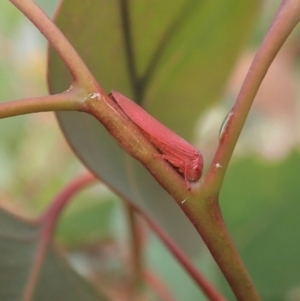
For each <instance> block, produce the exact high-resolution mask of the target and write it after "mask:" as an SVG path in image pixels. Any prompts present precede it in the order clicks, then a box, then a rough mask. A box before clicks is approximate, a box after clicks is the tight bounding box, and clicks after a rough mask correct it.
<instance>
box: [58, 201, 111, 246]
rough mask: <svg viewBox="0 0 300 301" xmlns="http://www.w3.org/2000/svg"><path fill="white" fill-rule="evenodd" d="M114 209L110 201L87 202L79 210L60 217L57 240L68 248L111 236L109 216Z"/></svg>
mask: <svg viewBox="0 0 300 301" xmlns="http://www.w3.org/2000/svg"><path fill="white" fill-rule="evenodd" d="M114 209H115V203H113V202H112V200H111V199H110V200H105V199H104V198H103V197H102V198H101V201H98V202H97V203H95V202H88V204H86V202H85V204H84V206H81V207H80V210H76V211H75V212H71V213H69V214H68V213H67V212H66V214H65V215H63V216H62V218H61V220H60V222H59V224H58V228H57V231H56V235H57V238H58V239H59V240H60V241H63V243H64V244H65V245H68V246H69V247H76V246H78V245H81V246H82V245H85V244H91V243H93V242H95V241H96V240H97V241H99V240H103V239H105V238H110V236H111V235H112V229H111V227H110V226H111V222H112V220H111V216H112V213H113V211H114Z"/></svg>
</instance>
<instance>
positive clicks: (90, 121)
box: [48, 0, 259, 252]
mask: <svg viewBox="0 0 300 301" xmlns="http://www.w3.org/2000/svg"><path fill="white" fill-rule="evenodd" d="M128 3H129V4H128ZM258 3H259V1H239V0H230V1H228V0H226V1H225V0H219V1H217V2H215V1H198V0H190V1H185V0H175V1H174V0H168V1H159V0H154V1H151V2H149V1H141V0H137V1H133V2H128V1H116V0H115V1H109V2H108V1H103V0H102V1H101V0H87V1H78V0H77V1H75V0H72V1H71V0H65V1H63V2H62V5H61V6H60V10H59V12H58V14H57V18H56V23H57V24H58V26H59V27H60V28H61V29H62V31H63V32H64V34H65V35H66V36H67V38H68V39H69V40H70V41H71V43H72V45H74V47H75V49H76V50H77V51H78V52H79V54H80V55H81V56H82V58H83V59H84V61H85V62H86V64H87V66H88V67H89V68H90V69H91V71H92V73H93V74H94V76H95V77H96V78H97V80H98V81H99V84H100V85H101V86H102V87H103V88H104V89H105V90H106V91H107V92H110V90H112V89H114V90H118V91H120V92H122V93H123V94H125V95H127V96H129V97H133V98H134V100H136V101H138V102H140V103H142V104H143V105H144V106H145V107H146V108H147V109H148V110H149V112H150V113H152V114H153V115H154V116H156V117H157V118H158V119H160V120H161V121H162V122H164V123H165V124H166V125H167V126H170V127H171V128H172V129H173V130H175V131H176V132H177V133H179V134H181V135H183V136H184V137H186V138H189V137H191V136H192V129H193V127H194V124H195V121H196V119H197V118H198V116H199V115H200V113H201V112H203V110H204V108H207V107H208V106H209V105H211V104H212V103H213V102H214V101H216V99H217V98H218V97H219V95H220V94H221V91H222V90H223V86H224V83H225V81H226V78H227V76H228V74H229V72H230V70H231V68H232V65H233V63H234V61H235V58H236V56H237V54H238V52H239V50H240V48H241V46H242V45H243V44H244V42H245V41H246V40H247V37H248V35H249V32H250V28H251V26H252V24H253V21H254V17H255V15H256V10H257V6H258ZM126 5H128V7H126ZM48 74H49V82H50V90H51V93H57V92H61V91H63V90H66V89H67V88H68V87H69V85H70V84H71V77H70V75H69V72H68V70H67V69H66V67H65V66H64V64H63V63H62V61H61V60H60V58H59V57H58V55H57V54H56V53H55V52H54V51H53V50H50V56H49V73H48ZM57 115H58V119H59V122H60V125H61V128H62V130H63V131H64V133H65V135H66V138H67V139H68V140H69V142H70V144H71V146H72V148H73V149H74V151H75V152H76V153H77V155H78V156H79V157H80V158H81V160H82V161H83V162H84V163H85V164H86V165H87V166H88V168H89V169H91V170H92V171H93V172H94V173H95V174H97V175H98V176H99V177H100V178H101V179H102V180H103V181H104V182H105V183H107V184H108V185H109V186H110V187H111V188H112V189H113V190H115V191H117V192H118V194H121V195H123V196H125V197H126V198H127V199H129V200H131V201H132V202H134V203H135V204H136V205H138V206H139V207H140V208H141V209H142V210H143V211H145V212H146V213H147V214H148V215H149V216H150V217H152V218H154V219H155V220H156V221H157V222H158V223H159V224H160V225H161V226H163V227H164V228H165V229H166V230H167V231H168V232H169V233H170V234H171V235H172V236H173V237H175V239H176V240H177V242H178V243H179V244H180V245H184V248H185V249H186V250H188V251H189V252H191V250H195V249H197V246H198V247H199V236H198V234H197V233H196V231H195V230H194V228H193V226H192V225H191V224H190V222H189V221H188V220H187V219H186V217H185V215H184V214H183V213H182V212H181V210H180V209H179V208H178V206H177V205H176V204H175V203H174V201H173V200H172V199H171V198H170V197H169V195H168V194H167V193H166V192H165V191H163V189H161V187H160V186H159V185H158V184H157V183H156V182H155V181H154V180H153V179H152V177H151V176H149V174H148V173H147V172H145V171H144V169H143V168H141V166H140V164H138V163H136V161H134V160H132V159H130V158H128V156H126V155H125V154H124V152H123V151H122V150H120V148H119V147H118V146H117V144H116V143H115V142H114V141H113V139H112V138H111V137H110V136H109V135H108V134H107V132H106V130H105V129H104V128H103V127H102V126H101V125H100V124H99V123H98V122H97V121H96V120H95V119H94V118H92V117H90V116H88V115H86V114H83V113H71V112H60V113H58V114H57ZM186 233H189V235H186Z"/></svg>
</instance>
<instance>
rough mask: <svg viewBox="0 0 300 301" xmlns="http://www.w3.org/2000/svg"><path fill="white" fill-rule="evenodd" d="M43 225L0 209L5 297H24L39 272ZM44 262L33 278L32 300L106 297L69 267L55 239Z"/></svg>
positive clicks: (0, 295)
mask: <svg viewBox="0 0 300 301" xmlns="http://www.w3.org/2000/svg"><path fill="white" fill-rule="evenodd" d="M42 226H43V225H42V224H32V223H30V222H26V221H25V220H23V219H21V218H18V217H16V216H14V215H12V214H10V213H8V212H6V211H4V210H3V209H0V229H1V230H0V271H1V274H0V278H1V285H0V299H1V300H5V301H15V300H24V291H25V290H26V289H27V288H28V285H29V281H30V279H31V278H30V276H31V275H32V273H34V272H37V266H36V264H37V262H38V261H39V258H38V256H37V255H38V250H39V247H40V243H41V235H40V233H41V230H42V228H43V227H42ZM40 264H41V270H40V273H38V277H37V279H36V281H34V282H33V288H34V296H33V298H32V299H30V300H43V301H48V300H49V301H50V300H51V301H53V300H72V301H96V300H97V301H100V300H106V299H105V298H104V297H102V296H100V295H99V294H98V293H96V291H95V290H94V289H93V288H91V287H90V286H89V285H88V284H87V282H86V281H84V280H83V279H82V278H81V277H80V276H79V275H78V274H76V273H75V272H74V271H73V270H72V269H71V268H70V267H69V265H68V264H67V263H66V261H65V260H64V259H63V258H62V256H61V255H60V254H59V252H58V251H57V249H56V248H55V246H54V245H53V244H52V243H50V246H49V248H48V249H47V250H46V252H45V258H44V260H42V261H41V262H40ZM26 300H27V299H26Z"/></svg>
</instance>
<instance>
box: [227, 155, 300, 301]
mask: <svg viewBox="0 0 300 301" xmlns="http://www.w3.org/2000/svg"><path fill="white" fill-rule="evenodd" d="M298 166H300V156H299V154H298V153H297V154H295V153H294V154H292V155H291V156H290V157H289V158H287V159H286V160H284V161H283V162H280V163H275V164H272V163H268V162H265V161H262V160H258V159H257V158H248V159H243V160H239V161H237V162H234V163H233V164H232V166H231V167H230V170H229V172H228V174H227V176H226V182H225V185H224V187H223V190H222V194H221V205H222V209H223V213H224V217H225V220H226V222H227V224H228V227H229V230H230V232H231V233H232V236H233V239H234V241H235V243H236V245H237V247H238V249H239V251H240V253H241V256H242V258H243V260H244V262H245V264H246V267H247V269H248V270H249V273H250V275H251V276H252V278H253V280H254V282H255V284H256V286H257V288H258V290H259V292H260V294H261V297H262V299H263V300H284V299H285V298H287V295H288V293H289V292H290V291H291V290H292V289H294V288H296V287H297V286H298V285H299V274H300V263H299V254H300V240H299V237H298V234H297V233H298V230H297V229H298V228H299V212H300V202H299V195H300V186H299V178H298V174H299V168H297V167H298Z"/></svg>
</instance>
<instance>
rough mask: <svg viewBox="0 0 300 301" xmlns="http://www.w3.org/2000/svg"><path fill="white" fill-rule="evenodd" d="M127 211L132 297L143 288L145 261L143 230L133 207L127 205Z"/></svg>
mask: <svg viewBox="0 0 300 301" xmlns="http://www.w3.org/2000/svg"><path fill="white" fill-rule="evenodd" d="M125 210H126V213H127V221H128V228H129V235H130V237H129V241H130V257H131V260H130V263H131V265H130V267H131V269H129V270H132V272H133V273H132V274H133V275H132V279H131V280H132V281H131V290H130V295H131V296H132V298H131V299H133V296H134V295H135V292H137V291H138V290H139V288H140V286H141V283H142V279H143V276H142V275H143V259H142V233H141V231H142V229H140V227H139V225H140V221H139V217H138V216H137V214H136V212H135V211H134V210H133V208H132V206H130V205H128V204H127V203H125Z"/></svg>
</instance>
